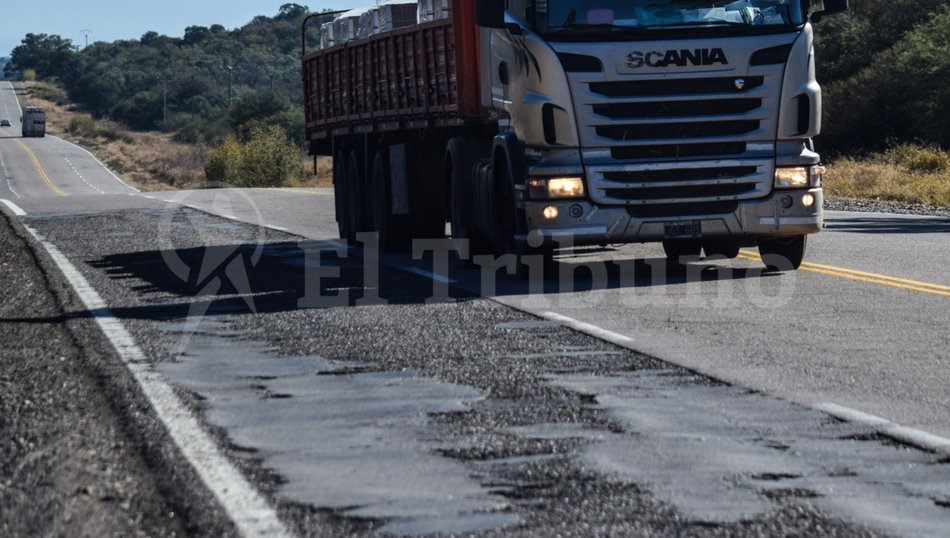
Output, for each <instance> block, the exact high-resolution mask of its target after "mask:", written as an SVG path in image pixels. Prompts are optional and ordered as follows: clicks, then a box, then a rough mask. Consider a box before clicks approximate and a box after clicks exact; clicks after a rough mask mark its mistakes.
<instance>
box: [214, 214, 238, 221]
mask: <svg viewBox="0 0 950 538" xmlns="http://www.w3.org/2000/svg"><path fill="white" fill-rule="evenodd" d="M218 216H219V217H224V218H226V219H228V220H238V218H237V217H235V216H234V215H225V214H224V213H221V214H220V215H218Z"/></svg>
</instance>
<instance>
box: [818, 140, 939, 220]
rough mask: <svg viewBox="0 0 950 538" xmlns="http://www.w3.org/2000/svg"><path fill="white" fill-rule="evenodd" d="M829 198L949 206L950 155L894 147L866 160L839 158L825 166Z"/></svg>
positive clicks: (825, 183)
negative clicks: (826, 167)
mask: <svg viewBox="0 0 950 538" xmlns="http://www.w3.org/2000/svg"><path fill="white" fill-rule="evenodd" d="M824 187H825V193H826V194H827V196H828V197H829V198H831V199H835V198H837V199H841V198H851V199H880V200H893V201H896V202H903V203H909V204H926V205H932V206H939V207H950V154H948V153H947V152H944V151H941V150H938V149H933V148H922V147H918V146H911V145H905V146H898V147H896V148H894V149H891V150H888V151H887V152H885V153H882V154H879V155H874V156H871V157H868V158H866V159H860V160H858V159H852V158H847V157H845V158H840V159H837V160H836V161H834V162H832V163H831V164H829V165H828V173H827V175H826V176H825V182H824Z"/></svg>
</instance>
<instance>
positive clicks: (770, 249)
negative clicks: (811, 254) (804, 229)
mask: <svg viewBox="0 0 950 538" xmlns="http://www.w3.org/2000/svg"><path fill="white" fill-rule="evenodd" d="M806 239H807V236H805V235H796V236H794V237H782V238H776V239H759V254H760V255H761V256H762V263H764V264H765V269H766V270H767V271H792V270H795V269H798V268H799V267H801V265H802V260H803V259H804V258H805V245H806V243H807V241H806Z"/></svg>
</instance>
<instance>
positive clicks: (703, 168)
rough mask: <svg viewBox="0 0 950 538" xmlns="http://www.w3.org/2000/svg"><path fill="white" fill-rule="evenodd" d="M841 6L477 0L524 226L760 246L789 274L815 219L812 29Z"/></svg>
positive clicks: (490, 104) (712, 245) (492, 106)
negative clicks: (778, 258) (785, 266)
mask: <svg viewBox="0 0 950 538" xmlns="http://www.w3.org/2000/svg"><path fill="white" fill-rule="evenodd" d="M846 8H847V2H846V1H845V0H826V1H825V2H823V3H822V2H808V1H802V0H738V1H736V2H732V3H723V2H715V1H713V0H706V1H702V0H664V1H661V2H657V1H656V0H624V1H623V2H621V1H618V0H509V2H507V6H506V5H505V4H504V3H503V1H502V0H479V1H478V2H477V3H476V18H477V21H478V23H479V25H480V26H481V27H482V28H483V31H482V38H483V41H484V42H486V43H487V47H486V49H487V50H486V52H487V54H486V55H485V56H487V57H486V58H485V60H487V62H488V63H489V66H488V68H487V69H485V70H484V72H486V73H487V74H488V75H489V76H488V77H486V80H483V84H484V88H483V104H484V106H485V107H486V108H487V109H489V110H492V111H494V113H495V114H497V116H498V118H499V120H500V124H501V126H502V128H501V132H500V135H499V137H496V143H495V148H494V154H493V157H492V163H493V167H494V168H495V169H496V170H495V171H493V172H492V173H493V174H497V168H499V167H503V168H504V169H505V171H504V172H503V173H508V174H512V173H515V174H519V175H523V176H524V177H523V180H522V178H520V177H516V178H512V181H513V184H514V185H515V191H516V198H517V199H518V204H519V207H520V208H521V209H522V210H523V214H524V228H523V229H522V233H523V234H526V235H528V234H534V235H540V236H541V237H543V238H544V239H545V240H554V239H557V238H559V237H560V238H570V241H571V243H572V244H575V245H576V244H590V243H601V244H605V243H627V242H648V241H661V242H663V244H664V247H665V248H666V250H667V253H668V254H669V255H671V256H672V257H676V256H680V255H686V254H688V255H698V254H699V252H700V249H701V248H704V249H705V250H706V253H707V255H710V254H720V255H724V256H726V257H735V256H736V254H737V253H738V250H739V248H740V247H742V246H752V245H758V246H759V247H760V250H761V251H762V253H763V256H765V255H773V254H774V255H779V256H782V257H783V258H784V259H785V260H788V261H789V262H790V263H789V265H790V266H792V267H791V268H797V267H798V265H799V264H800V263H801V259H802V256H803V254H804V248H805V236H806V235H807V234H812V233H816V232H818V231H819V230H820V229H821V227H822V201H823V197H822V189H821V176H822V173H823V171H824V169H823V167H822V166H821V164H820V157H819V155H818V154H817V153H816V152H815V151H814V147H813V144H812V138H813V137H814V136H815V135H817V134H818V133H819V131H820V129H821V89H820V88H819V85H818V83H817V81H816V79H815V52H814V48H813V27H812V24H813V23H815V22H817V21H818V20H819V19H820V18H821V16H823V15H826V14H830V13H834V12H838V11H842V10H844V9H846Z"/></svg>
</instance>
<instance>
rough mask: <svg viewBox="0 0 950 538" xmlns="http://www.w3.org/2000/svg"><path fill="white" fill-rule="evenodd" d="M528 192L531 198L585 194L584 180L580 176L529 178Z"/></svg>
mask: <svg viewBox="0 0 950 538" xmlns="http://www.w3.org/2000/svg"><path fill="white" fill-rule="evenodd" d="M528 194H529V196H530V197H531V199H533V200H564V199H570V198H583V197H584V196H585V195H586V192H585V190H584V180H583V179H582V178H580V177H550V178H531V179H529V180H528Z"/></svg>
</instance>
